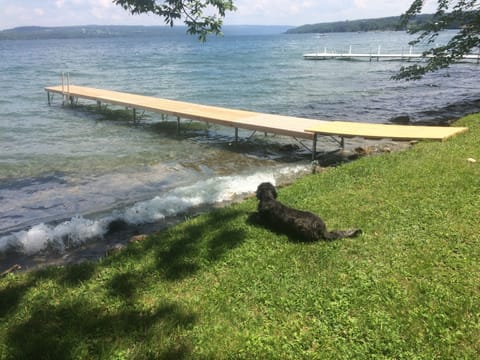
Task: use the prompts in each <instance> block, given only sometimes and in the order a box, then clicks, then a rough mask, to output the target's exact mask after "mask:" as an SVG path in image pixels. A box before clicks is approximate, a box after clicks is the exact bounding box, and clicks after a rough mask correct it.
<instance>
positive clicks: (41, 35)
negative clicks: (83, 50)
mask: <svg viewBox="0 0 480 360" xmlns="http://www.w3.org/2000/svg"><path fill="white" fill-rule="evenodd" d="M167 31H172V29H171V28H170V27H167V26H113V25H110V26H101V25H88V26H60V27H41V26H24V27H18V28H14V29H8V30H3V31H0V40H36V39H77V38H99V37H119V36H131V35H136V34H142V35H145V36H148V35H159V34H162V33H165V32H167ZM183 31H185V30H184V29H183Z"/></svg>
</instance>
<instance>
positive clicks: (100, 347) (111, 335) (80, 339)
mask: <svg viewBox="0 0 480 360" xmlns="http://www.w3.org/2000/svg"><path fill="white" fill-rule="evenodd" d="M195 321H196V316H195V315H193V314H190V313H188V312H186V311H184V310H183V309H181V308H180V307H179V306H177V305H176V304H165V305H163V306H162V307H160V308H159V309H157V310H156V311H155V312H153V313H147V312H142V311H138V310H135V309H134V308H127V309H124V310H122V311H118V312H117V311H107V310H106V309H105V308H99V307H97V306H92V305H89V304H87V303H85V302H81V301H77V302H74V303H71V304H64V303H61V304H59V305H55V306H54V305H45V306H38V307H37V308H36V309H33V311H32V314H31V316H30V317H29V318H28V320H26V321H25V322H23V323H21V324H19V325H17V326H14V327H12V328H11V329H10V330H9V332H8V335H7V336H8V339H7V344H8V347H9V348H10V354H9V357H8V358H11V359H71V358H111V357H112V355H113V354H114V353H115V352H116V351H118V349H122V348H123V349H128V348H130V349H131V348H133V347H134V345H135V344H137V343H138V342H146V343H148V342H149V338H151V337H154V338H162V337H168V336H169V335H171V334H172V333H174V332H175V331H176V330H177V329H178V328H179V327H183V328H186V327H189V326H191V325H192V324H193V323H195ZM152 328H154V329H152ZM143 346H145V344H143ZM188 352H189V346H188V344H179V343H175V344H169V346H165V347H164V348H163V349H156V350H155V351H152V355H153V353H155V354H156V355H155V356H158V357H160V358H165V357H172V356H175V358H179V359H181V358H184V357H185V356H186V355H188Z"/></svg>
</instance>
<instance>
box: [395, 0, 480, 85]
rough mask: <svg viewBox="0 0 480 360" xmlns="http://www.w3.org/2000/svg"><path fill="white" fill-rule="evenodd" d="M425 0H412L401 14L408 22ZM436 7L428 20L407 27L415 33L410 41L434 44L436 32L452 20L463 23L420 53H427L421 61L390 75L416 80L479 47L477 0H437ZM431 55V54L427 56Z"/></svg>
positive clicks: (443, 28)
mask: <svg viewBox="0 0 480 360" xmlns="http://www.w3.org/2000/svg"><path fill="white" fill-rule="evenodd" d="M425 2H426V0H414V1H413V3H412V4H411V6H410V8H409V9H408V10H407V11H406V12H405V14H403V15H402V21H403V22H404V23H408V21H409V20H410V19H412V18H413V17H415V16H417V15H418V14H419V13H420V12H421V11H422V9H423V7H424V5H425ZM437 2H438V5H437V10H436V12H435V14H434V15H433V17H432V18H431V20H430V21H429V22H427V23H425V24H423V25H422V26H419V27H415V28H409V29H408V31H409V32H410V33H412V34H419V35H418V37H417V38H416V39H415V40H413V41H412V42H411V43H410V45H416V44H418V43H421V42H422V43H424V42H426V43H427V44H429V45H430V44H434V43H435V41H436V39H437V37H438V35H439V33H440V32H441V31H443V30H445V29H448V28H451V27H452V26H451V25H452V24H455V23H457V24H458V23H461V24H463V25H462V26H461V28H460V29H459V30H458V32H457V33H456V34H455V35H454V36H452V38H451V39H450V40H449V41H448V43H447V44H445V45H440V46H432V47H431V48H430V49H428V50H427V51H425V52H424V53H423V55H424V56H425V57H427V56H428V57H429V58H428V60H427V61H426V62H425V63H424V64H423V65H419V64H415V65H410V66H406V67H405V66H404V67H402V68H401V69H400V72H399V73H398V74H396V75H395V76H394V77H393V78H394V79H396V80H401V79H404V80H418V79H420V78H422V77H423V76H424V75H425V74H427V73H429V72H435V71H437V70H440V69H442V68H446V67H448V66H450V65H452V64H454V63H456V62H458V61H459V60H461V59H462V57H463V56H464V55H466V54H468V53H471V52H473V51H480V48H479V47H480V1H478V0H437ZM430 56H431V57H430Z"/></svg>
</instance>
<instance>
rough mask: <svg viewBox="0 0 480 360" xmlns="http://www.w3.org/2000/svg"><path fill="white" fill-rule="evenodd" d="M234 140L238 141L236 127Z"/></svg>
mask: <svg viewBox="0 0 480 360" xmlns="http://www.w3.org/2000/svg"><path fill="white" fill-rule="evenodd" d="M235 142H238V128H237V127H236V128H235Z"/></svg>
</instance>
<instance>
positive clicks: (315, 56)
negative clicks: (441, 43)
mask: <svg viewBox="0 0 480 360" xmlns="http://www.w3.org/2000/svg"><path fill="white" fill-rule="evenodd" d="M432 57H433V55H426V56H423V55H422V54H412V53H407V54H380V53H369V54H367V53H352V52H348V53H335V52H326V51H324V52H319V53H309V54H304V55H303V58H304V59H305V60H368V61H380V60H384V61H421V60H424V59H430V58H432ZM460 61H461V62H469V63H477V64H479V63H480V54H478V55H474V54H469V55H464V56H463V57H462V59H461V60H460Z"/></svg>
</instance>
